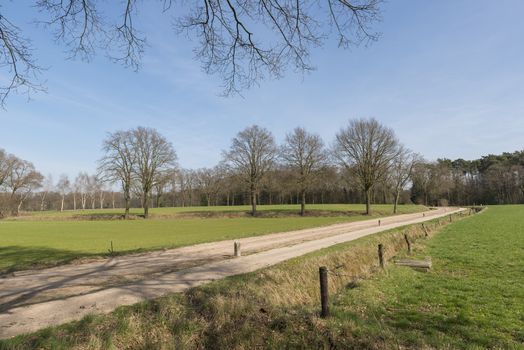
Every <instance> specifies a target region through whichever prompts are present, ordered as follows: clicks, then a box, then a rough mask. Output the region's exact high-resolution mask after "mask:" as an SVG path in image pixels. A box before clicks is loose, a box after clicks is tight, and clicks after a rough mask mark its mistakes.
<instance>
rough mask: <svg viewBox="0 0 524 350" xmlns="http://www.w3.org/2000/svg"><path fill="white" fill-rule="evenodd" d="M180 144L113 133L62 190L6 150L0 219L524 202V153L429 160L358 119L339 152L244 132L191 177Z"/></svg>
mask: <svg viewBox="0 0 524 350" xmlns="http://www.w3.org/2000/svg"><path fill="white" fill-rule="evenodd" d="M176 160H177V156H176V152H175V150H174V149H173V146H172V144H171V143H170V142H169V141H168V140H167V139H166V138H165V137H164V136H162V135H161V134H160V133H159V132H158V131H157V130H154V129H151V128H145V127H137V128H135V129H130V130H120V131H116V132H113V133H109V134H108V135H107V137H106V138H105V139H104V140H103V143H102V156H101V158H100V159H99V161H98V164H97V165H98V167H97V172H96V174H87V173H86V172H80V173H79V174H78V176H77V177H76V178H75V179H74V180H70V179H69V178H68V177H67V176H66V175H61V176H60V178H59V179H58V181H57V182H56V183H55V182H54V181H53V179H52V177H51V176H48V177H44V176H42V174H41V173H40V172H38V171H37V170H36V169H35V167H34V166H33V164H32V163H30V162H28V161H25V160H22V159H19V158H18V157H16V156H14V155H11V154H8V153H6V152H5V151H3V150H0V189H1V193H0V214H1V215H3V216H5V215H17V214H18V213H19V211H20V210H22V209H24V210H46V209H54V210H62V211H63V210H68V209H87V208H92V209H94V208H111V207H112V208H122V207H123V208H124V216H125V217H126V218H127V217H129V210H130V208H132V207H140V208H143V210H144V216H145V217H148V215H149V207H163V206H195V205H207V206H211V205H238V204H243V205H245V204H249V205H250V206H251V213H252V214H253V215H256V214H257V205H259V204H300V214H301V215H305V214H306V205H307V203H366V212H367V213H368V214H370V213H371V212H372V204H373V203H392V204H394V211H395V212H396V207H397V205H398V204H399V203H417V204H424V205H448V204H449V205H474V204H509V203H523V202H524V151H520V152H514V153H504V154H502V155H489V156H485V157H482V158H480V159H478V160H472V161H466V160H463V159H457V160H454V161H452V160H449V159H438V160H437V161H434V162H428V161H426V160H424V159H423V158H422V157H421V156H420V155H418V154H416V153H414V152H412V151H410V150H408V149H407V148H406V147H405V146H403V145H402V143H401V142H400V141H399V140H398V138H397V137H396V136H395V133H394V131H393V130H392V129H390V128H388V127H386V126H384V125H382V124H381V123H379V122H378V121H377V120H375V119H355V120H350V121H349V122H348V124H347V125H346V126H344V127H342V128H341V129H340V130H339V132H338V133H337V134H336V136H335V139H334V140H333V141H332V145H331V146H330V147H327V146H326V145H325V143H324V141H323V140H322V138H321V137H320V136H319V135H317V134H314V133H311V132H308V131H307V130H305V129H304V128H300V127H299V128H296V129H294V130H293V131H291V132H289V133H288V134H287V135H286V137H285V139H284V141H283V142H282V144H280V145H279V144H277V143H276V141H275V139H274V136H273V135H272V133H271V132H270V131H269V130H267V129H265V128H263V127H260V126H257V125H253V126H250V127H248V128H246V129H244V130H242V131H240V132H239V133H238V134H237V135H236V136H235V137H234V138H233V139H232V141H231V145H230V147H229V148H228V149H227V150H224V151H223V152H222V160H221V161H220V162H219V164H217V165H216V166H214V167H212V168H201V169H183V168H180V167H179V166H178V165H177V162H176Z"/></svg>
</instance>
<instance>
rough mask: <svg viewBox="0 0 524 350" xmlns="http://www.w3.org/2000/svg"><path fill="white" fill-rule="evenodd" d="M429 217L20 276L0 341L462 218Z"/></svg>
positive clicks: (2, 318)
mask: <svg viewBox="0 0 524 350" xmlns="http://www.w3.org/2000/svg"><path fill="white" fill-rule="evenodd" d="M462 210H463V209H457V208H440V209H437V210H431V211H429V212H425V213H424V214H422V213H415V214H405V215H398V216H391V217H386V218H381V219H380V221H381V224H380V226H379V225H378V220H377V219H372V220H365V221H358V222H351V223H343V224H336V225H331V226H325V227H318V228H311V229H305V230H298V231H292V232H284V233H275V234H269V235H264V236H258V237H248V238H243V239H239V240H237V241H239V242H240V243H241V247H242V255H243V256H242V257H240V258H233V257H232V253H233V242H234V241H233V240H227V241H220V242H213V243H205V244H199V245H194V246H188V247H184V248H177V249H171V250H165V251H157V252H151V253H144V254H132V255H126V256H121V257H116V258H113V259H103V260H99V261H94V262H89V263H85V264H80V265H64V266H59V267H54V268H49V269H44V270H28V271H22V272H17V273H16V274H15V276H13V277H8V278H3V279H0V339H2V338H8V337H12V336H15V335H18V334H21V333H26V332H33V331H36V330H38V329H40V328H43V327H47V326H51V325H56V324H60V323H64V322H68V321H72V320H77V319H80V318H82V317H84V316H86V315H87V314H90V313H103V312H109V311H111V310H113V309H115V308H116V307H118V306H120V305H130V304H134V303H136V302H139V301H142V300H144V299H151V298H155V297H159V296H162V295H164V294H167V293H172V292H180V291H182V290H184V289H187V288H191V287H194V286H198V285H201V284H203V283H206V282H210V281H212V280H216V279H220V278H224V277H227V276H232V275H235V274H241V273H246V272H250V271H254V270H257V269H260V268H263V267H266V266H270V265H274V264H277V263H279V262H282V261H284V260H287V259H291V258H293V257H297V256H300V255H303V254H306V253H309V252H312V251H315V250H318V249H322V248H325V247H329V246H332V245H335V244H338V243H342V242H347V241H351V240H354V239H357V238H360V237H363V236H366V235H370V234H373V233H377V232H380V231H385V230H388V229H392V228H395V227H399V226H404V225H408V224H413V223H419V222H423V221H427V220H431V219H434V218H438V217H443V216H446V215H449V214H452V213H455V212H459V211H462Z"/></svg>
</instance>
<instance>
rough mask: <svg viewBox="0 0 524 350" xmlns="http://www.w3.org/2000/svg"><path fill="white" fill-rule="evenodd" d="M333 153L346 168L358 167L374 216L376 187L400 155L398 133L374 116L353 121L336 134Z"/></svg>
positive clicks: (357, 173) (358, 174)
mask: <svg viewBox="0 0 524 350" xmlns="http://www.w3.org/2000/svg"><path fill="white" fill-rule="evenodd" d="M333 154H334V156H335V157H336V158H337V159H338V160H339V162H340V163H341V164H342V165H343V166H344V167H346V168H347V169H350V168H353V169H354V171H355V174H356V176H357V179H358V181H359V184H360V186H361V188H362V190H363V191H364V193H365V195H366V213H367V214H368V215H370V214H371V197H372V190H373V187H374V186H375V184H377V183H379V182H380V181H383V180H384V179H385V177H386V175H387V173H388V171H389V169H390V168H391V164H392V162H393V160H394V159H395V157H396V156H397V155H398V140H397V138H396V136H395V133H394V132H393V130H392V129H390V128H387V127H385V126H384V125H382V124H380V123H379V122H378V121H377V120H376V119H374V118H372V119H355V120H351V121H350V122H349V125H348V126H347V127H345V128H342V129H340V131H339V132H338V134H337V135H336V139H335V145H334V152H333Z"/></svg>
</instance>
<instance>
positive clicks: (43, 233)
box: [0, 205, 424, 273]
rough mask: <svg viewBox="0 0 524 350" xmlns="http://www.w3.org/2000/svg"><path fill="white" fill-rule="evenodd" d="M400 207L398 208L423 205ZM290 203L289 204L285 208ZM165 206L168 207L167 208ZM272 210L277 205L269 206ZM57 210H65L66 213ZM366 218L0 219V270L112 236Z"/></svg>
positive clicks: (177, 241)
mask: <svg viewBox="0 0 524 350" xmlns="http://www.w3.org/2000/svg"><path fill="white" fill-rule="evenodd" d="M211 208H213V209H215V208H216V207H211ZM340 208H341V206H336V207H335V206H325V207H324V209H326V210H335V209H337V210H339V209H340ZM348 208H353V209H355V208H356V206H353V205H351V206H350V207H348ZM391 208H392V207H391V206H377V208H376V211H375V214H374V217H380V216H386V215H391ZM399 208H400V213H411V212H414V211H421V210H423V209H424V207H422V206H400V207H399ZM175 209H177V210H178V209H179V208H169V210H175ZM288 209H289V208H287V207H285V208H284V209H283V210H288ZM167 210H168V209H167V208H166V209H165V211H167ZM262 210H268V209H267V208H266V209H262ZM271 210H275V209H274V208H271ZM54 214H56V215H63V213H54ZM35 215H36V214H35ZM59 217H60V216H59ZM365 219H369V217H368V216H365V215H360V214H358V215H353V216H311V217H303V218H302V217H296V216H294V217H277V218H275V217H272V218H248V217H245V218H238V217H236V218H226V217H221V218H207V219H202V218H185V219H165V220H130V221H121V220H95V221H89V220H77V221H75V220H63V221H62V220H46V221H40V220H36V221H34V220H28V221H24V220H16V221H0V273H2V272H6V271H16V270H21V269H27V268H35V267H43V266H50V265H56V264H62V263H67V262H70V261H72V260H75V259H78V258H92V257H97V256H104V255H107V254H108V249H109V248H110V244H111V241H112V242H113V247H114V250H115V251H116V252H117V253H118V254H125V253H132V252H140V251H149V250H155V249H163V248H176V247H181V246H187V245H193V244H198V243H204V242H212V241H220V240H226V239H234V238H242V237H249V236H257V235H263V234H268V233H273V232H284V231H292V230H297V229H303V228H310V227H317V226H325V225H330V224H336V223H341V222H349V221H356V220H365Z"/></svg>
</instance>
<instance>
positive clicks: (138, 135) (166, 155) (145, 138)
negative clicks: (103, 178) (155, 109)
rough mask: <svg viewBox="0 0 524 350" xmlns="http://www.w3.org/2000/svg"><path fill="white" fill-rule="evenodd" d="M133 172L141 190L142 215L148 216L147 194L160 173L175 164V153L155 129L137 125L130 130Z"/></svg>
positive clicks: (148, 194)
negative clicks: (131, 135) (133, 162)
mask: <svg viewBox="0 0 524 350" xmlns="http://www.w3.org/2000/svg"><path fill="white" fill-rule="evenodd" d="M132 133H133V152H134V153H135V156H136V164H135V166H134V169H133V171H134V173H135V176H136V178H137V181H138V183H139V186H140V190H141V197H142V204H143V207H144V217H145V218H147V217H148V216H149V196H150V194H151V190H152V189H153V187H154V186H155V183H156V182H157V181H158V180H159V179H160V177H161V175H162V174H163V173H165V172H167V171H169V170H171V169H172V167H174V166H175V162H176V153H175V151H174V149H173V146H172V145H171V143H170V142H168V141H167V140H166V138H165V137H164V136H162V135H160V133H159V132H158V131H156V130H155V129H151V128H144V127H138V128H136V129H134V130H132Z"/></svg>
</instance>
